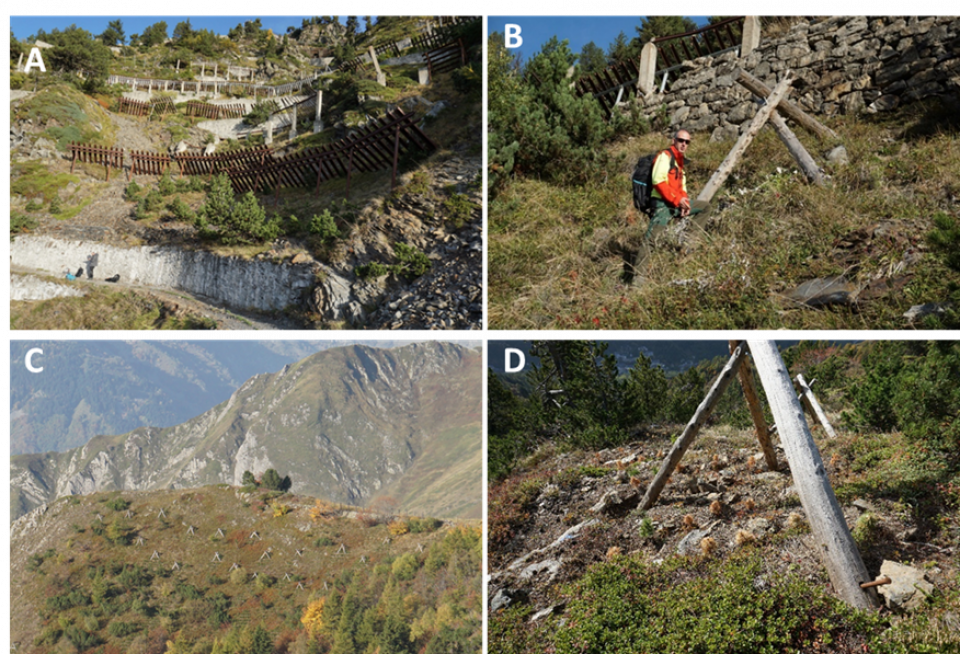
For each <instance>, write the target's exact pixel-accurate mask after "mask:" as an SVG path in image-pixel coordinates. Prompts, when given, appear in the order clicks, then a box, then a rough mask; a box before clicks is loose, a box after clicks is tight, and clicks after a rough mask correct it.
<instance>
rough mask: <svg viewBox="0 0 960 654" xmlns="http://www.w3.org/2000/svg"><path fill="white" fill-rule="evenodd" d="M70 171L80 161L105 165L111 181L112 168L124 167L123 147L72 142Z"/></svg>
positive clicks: (108, 178) (108, 179)
mask: <svg viewBox="0 0 960 654" xmlns="http://www.w3.org/2000/svg"><path fill="white" fill-rule="evenodd" d="M70 155H71V156H70V172H71V173H72V172H73V167H74V166H75V165H76V163H77V162H78V161H79V162H80V163H92V164H97V165H100V166H103V167H104V168H105V169H106V171H107V181H110V169H111V168H116V169H117V170H120V169H121V168H122V167H123V148H108V147H106V146H103V145H87V144H86V143H71V144H70Z"/></svg>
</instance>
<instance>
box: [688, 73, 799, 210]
mask: <svg viewBox="0 0 960 654" xmlns="http://www.w3.org/2000/svg"><path fill="white" fill-rule="evenodd" d="M792 82H793V75H792V74H791V72H790V71H789V70H788V71H787V72H786V74H785V75H784V76H783V79H782V80H780V83H779V84H777V87H776V88H775V89H774V90H773V93H772V94H771V95H770V97H769V98H768V99H767V103H766V104H765V105H763V106H762V107H760V110H759V111H757V115H756V116H754V117H753V120H752V121H750V126H749V127H747V130H746V131H745V132H744V133H743V134H741V135H740V138H739V139H737V142H736V144H735V145H734V146H733V149H732V150H730V153H729V154H728V155H727V158H726V159H724V160H723V162H722V163H721V164H720V167H719V168H717V170H716V171H714V173H713V175H711V176H710V179H709V180H707V184H706V186H704V187H703V190H701V191H700V195H698V196H697V200H699V201H701V202H710V200H712V199H713V196H714V194H716V192H717V191H719V190H720V187H721V186H723V183H724V182H725V181H726V180H727V177H729V176H730V173H731V172H733V169H734V167H735V166H736V165H737V162H738V161H740V157H741V156H743V153H744V152H745V151H746V149H747V146H749V145H750V143H752V142H753V139H754V137H755V136H756V135H757V132H759V131H760V128H761V127H763V126H764V124H765V123H766V122H767V119H768V118H770V114H771V113H773V110H774V109H775V108H776V106H777V103H779V102H780V100H782V99H783V98H784V97H786V95H787V92H788V91H789V90H790V84H791V83H792Z"/></svg>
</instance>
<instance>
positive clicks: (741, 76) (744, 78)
mask: <svg viewBox="0 0 960 654" xmlns="http://www.w3.org/2000/svg"><path fill="white" fill-rule="evenodd" d="M735 79H736V80H737V82H739V83H740V84H741V85H743V86H744V87H746V89H747V90H748V91H750V92H751V93H753V94H754V95H756V96H759V97H761V98H766V97H769V95H770V93H771V91H770V88H769V87H768V86H767V85H766V84H764V83H763V82H761V81H760V80H759V79H757V78H756V77H754V76H753V75H751V74H750V73H748V72H746V71H745V70H742V69H738V70H737V75H736V78H735ZM777 111H778V112H779V113H781V114H783V115H784V116H786V117H787V118H789V119H790V120H792V121H793V122H795V123H797V124H798V125H800V126H801V127H803V128H804V129H806V130H808V131H810V132H812V133H814V134H816V135H817V136H818V137H820V138H821V139H823V140H836V141H839V140H840V137H839V136H837V133H836V132H834V131H833V130H832V129H830V128H829V127H827V126H826V125H824V124H822V123H820V122H819V121H817V120H816V119H815V118H813V117H812V116H810V115H809V114H807V113H806V112H804V111H803V110H802V109H801V108H800V107H798V106H797V105H796V104H794V103H793V102H790V101H789V100H783V101H781V102H780V103H779V104H778V105H777Z"/></svg>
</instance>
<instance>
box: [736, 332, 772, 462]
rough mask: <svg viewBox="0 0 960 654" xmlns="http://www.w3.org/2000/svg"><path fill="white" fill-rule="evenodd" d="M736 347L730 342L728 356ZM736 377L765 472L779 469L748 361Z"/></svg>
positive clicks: (746, 360) (743, 364)
mask: <svg viewBox="0 0 960 654" xmlns="http://www.w3.org/2000/svg"><path fill="white" fill-rule="evenodd" d="M738 345H740V341H730V354H733V352H734V351H735V350H736V349H737V346H738ZM737 376H738V377H739V378H740V387H741V388H742V389H743V397H744V398H746V400H747V406H748V407H749V408H750V417H751V418H753V426H754V428H755V429H756V430H757V441H758V442H759V443H760V449H761V450H762V451H763V459H764V461H766V462H767V470H777V469H778V468H779V466H778V464H777V453H776V451H775V450H774V449H773V443H772V442H771V441H770V433H769V430H768V429H767V418H766V416H764V415H763V407H762V406H761V405H760V398H759V396H757V386H756V384H755V383H754V380H753V370H751V369H750V359H745V360H744V362H743V363H741V364H740V369H739V370H738V371H737Z"/></svg>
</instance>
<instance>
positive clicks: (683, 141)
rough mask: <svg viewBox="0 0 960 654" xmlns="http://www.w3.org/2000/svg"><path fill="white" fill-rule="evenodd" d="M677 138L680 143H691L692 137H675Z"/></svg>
mask: <svg viewBox="0 0 960 654" xmlns="http://www.w3.org/2000/svg"><path fill="white" fill-rule="evenodd" d="M675 140H676V141H678V142H679V143H687V144H689V143H690V139H681V138H677V139H675Z"/></svg>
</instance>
